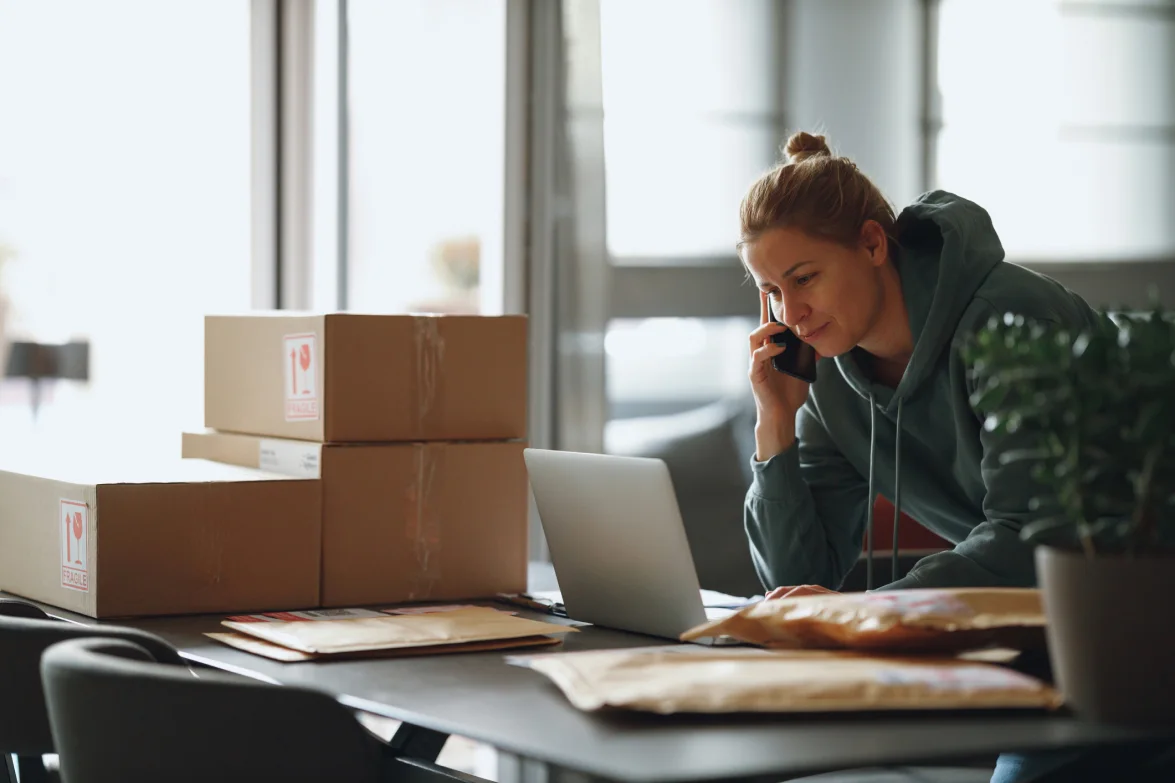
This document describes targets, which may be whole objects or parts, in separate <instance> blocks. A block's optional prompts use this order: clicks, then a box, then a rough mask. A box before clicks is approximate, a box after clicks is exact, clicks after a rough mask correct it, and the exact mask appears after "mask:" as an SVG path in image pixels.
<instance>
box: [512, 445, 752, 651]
mask: <svg viewBox="0 0 1175 783" xmlns="http://www.w3.org/2000/svg"><path fill="white" fill-rule="evenodd" d="M523 455H524V457H525V459H526V469H527V472H528V473H529V475H530V485H531V489H532V490H533V492H534V499H535V504H536V506H537V508H538V512H539V518H540V520H541V521H542V525H543V533H544V534H545V535H546V538H547V546H548V548H549V549H550V552H551V563H552V565H554V567H555V577H556V578H557V579H558V581H559V588H560V592H561V593H562V602H563V606H564V608H565V609H566V612H567V616H568V617H570V618H572V619H575V620H582V621H583V622H588V623H592V624H593V625H599V626H604V627H607V628H616V629H619V630H624V631H633V632H635V633H642V634H648V635H650V636H660V637H664V638H667V639H674V640H676V639H677V638H678V637H679V636H680V635H681V633H682V632H684V631H686V630H688V629H690V628H693V627H694V626H697V625H700V624H702V623H704V622H706V621H707V620H708V619H716V618H718V617H722V616H725V615H727V614H730V613H731V612H734V611H736V610H737V608H738V607H739V605H745V604H746V603H749V602H750V601H749V600H748V599H737V598H735V599H733V600H731V597H730V596H726V597H725V598H726V599H728V600H726V601H725V603H726V604H727V605H726V606H722V607H718V606H712V607H710V608H707V607H706V605H705V603H706V602H704V601H703V595H704V594H707V593H709V591H703V590H701V589H700V586H699V584H698V573H697V569H696V568H695V567H694V559H693V555H692V554H691V553H690V548H689V541H688V540H687V539H686V535H685V526H684V525H683V524H682V521H681V511H680V509H679V508H678V505H677V496H676V495H675V494H674V492H673V481H672V479H671V478H670V476H669V469H668V467H667V466H666V465H665V463H664V462H663V461H662V460H659V459H651V458H647V457H617V456H610V455H604V454H580V453H576V452H568V451H549V450H546V449H531V448H528V449H525V450H524V452H523ZM732 604H733V605H732ZM728 642H729V640H727V639H708V640H703V643H706V644H715V643H718V644H723V643H728Z"/></svg>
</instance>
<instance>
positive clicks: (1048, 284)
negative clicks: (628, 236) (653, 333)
mask: <svg viewBox="0 0 1175 783" xmlns="http://www.w3.org/2000/svg"><path fill="white" fill-rule="evenodd" d="M787 156H788V161H787V162H786V163H784V164H781V165H779V166H777V167H776V168H774V169H773V170H772V171H770V172H768V173H767V174H765V175H764V176H763V177H761V178H760V179H759V180H758V181H757V182H756V183H755V184H754V185H752V186H751V189H750V191H749V192H748V193H747V195H746V197H745V198H744V199H743V203H742V206H741V209H740V222H741V241H740V243H739V248H740V252H741V256H742V260H743V263H744V264H745V266H746V268H747V271H748V272H749V273H750V275H751V277H753V278H754V281H755V283H756V284H757V285H758V287H759V298H760V305H761V317H760V322H761V323H760V325H759V327H758V328H757V329H755V330H754V331H753V332H752V333H751V337H750V349H751V369H750V379H751V385H752V388H753V391H754V395H755V402H756V407H757V416H758V421H757V423H756V428H755V447H756V453H755V457H754V460H753V468H754V480H753V484H752V486H751V489H750V491H749V493H748V494H747V500H746V510H745V515H746V526H747V531H748V534H749V536H750V541H751V548H752V552H753V555H754V560H755V564H756V568H757V570H758V572H759V577H760V578H761V580H762V581H763V583H764V585H765V586H766V587H767V588H768V589H769V590H770V589H772V588H779V587H780V586H781V585H807V584H811V585H817V586H820V587H821V588H824V589H828V590H835V589H837V588H839V586H840V584H841V582H842V581H843V580H844V578H845V576H846V575H847V574H848V572H849V569H850V568H852V567H853V565H854V564H855V563H856V561H857V558H858V555H859V554H860V552H861V544H862V540H863V536H864V533H865V530H866V528H867V527H868V526H869V524H870V522H871V516H872V513H871V512H872V508H873V499H874V498H875V496H876V494H877V493H881V494H884V495H885V496H887V497H889V498H893V499H894V500H895V501H900V502H901V504H902V506H903V507H904V509H905V510H906V511H908V512H909V513H910V514H911V516H913V517H914V518H916V519H917V520H919V521H920V522H921V523H922V524H923V525H925V526H926V527H927V528H929V529H930V530H933V531H934V532H935V533H937V534H938V535H940V536H942V537H943V538H945V539H946V540H947V541H950V542H951V543H952V544H954V548H953V549H951V550H948V551H945V552H941V553H938V554H934V555H931V556H929V557H926V558H923V559H922V560H920V561H919V562H918V563H917V564H916V565H915V566H914V568H913V569H912V570H911V571H910V573H909V574H907V575H905V576H904V577H902V578H900V579H897V580H896V581H892V582H890V583H889V584H887V585H885V586H884V587H883V588H882V589H895V588H905V587H980V586H1033V585H1035V584H1036V574H1035V569H1034V566H1033V558H1032V550H1031V547H1030V546H1029V545H1028V544H1026V543H1024V542H1023V541H1021V540H1020V528H1021V527H1022V525H1024V524H1025V523H1026V522H1028V521H1030V520H1032V519H1034V518H1039V515H1040V514H1041V513H1043V511H1042V510H1040V509H1036V508H1033V507H1030V501H1031V499H1032V498H1033V496H1034V495H1035V494H1036V490H1035V488H1034V486H1033V483H1032V481H1031V479H1030V477H1029V476H1028V475H1026V474H1025V471H1024V470H1023V469H1022V468H1021V467H1017V466H1015V465H1013V466H1009V467H1005V466H1004V465H1002V464H1001V461H1000V456H1001V455H1002V454H1003V453H1005V452H1006V451H1007V450H1008V449H1010V448H1016V444H1015V443H1012V442H1009V439H1008V438H1006V437H1000V436H997V435H994V434H992V433H989V432H987V431H986V430H985V429H984V427H983V422H982V420H981V417H980V416H979V415H978V414H977V413H976V412H975V411H974V409H972V407H971V405H970V401H969V397H970V395H971V392H972V390H973V386H972V382H971V380H970V378H969V373H968V368H967V366H966V364H965V362H964V361H963V359H962V357H961V356H960V353H959V350H958V348H959V344H960V341H961V340H963V339H965V338H966V337H967V336H968V335H970V334H972V333H973V332H975V331H976V330H977V329H979V328H981V327H982V326H983V325H984V324H986V323H987V322H988V321H989V320H990V319H991V318H992V317H993V316H1002V315H1004V314H1005V313H1007V312H1013V313H1018V314H1022V315H1024V316H1026V317H1031V318H1035V319H1038V320H1041V321H1049V322H1053V323H1057V324H1060V325H1062V326H1065V327H1070V328H1075V329H1076V328H1082V327H1086V326H1090V327H1093V326H1096V325H1097V323H1098V319H1097V314H1096V313H1095V312H1094V310H1093V309H1092V308H1091V307H1090V306H1089V305H1088V304H1086V303H1085V302H1084V301H1083V300H1082V299H1081V298H1080V297H1078V296H1077V295H1076V294H1074V293H1072V292H1070V291H1068V290H1066V289H1065V288H1063V287H1062V286H1061V285H1059V284H1058V283H1056V282H1054V281H1053V280H1050V279H1049V278H1047V277H1044V276H1042V275H1038V274H1035V273H1033V272H1030V271H1028V270H1026V269H1023V268H1022V267H1019V266H1016V265H1014V264H1009V263H1005V262H1004V251H1003V248H1002V246H1001V245H1000V241H999V237H997V236H996V232H995V229H994V228H993V227H992V224H991V220H990V218H989V217H988V215H987V213H986V212H985V211H984V210H983V209H982V208H981V207H979V206H977V205H976V204H973V203H971V202H969V201H967V200H966V199H962V198H959V197H958V196H954V195H952V194H950V193H945V192H942V191H935V192H932V193H927V194H926V195H924V196H922V197H921V198H919V199H918V200H917V201H915V202H914V203H913V204H912V205H910V206H909V207H907V208H906V209H905V210H903V211H902V213H901V215H900V216H898V217H897V218H896V219H895V217H894V213H893V210H892V209H891V208H890V206H889V205H888V204H887V203H886V201H885V199H884V198H883V197H882V195H881V193H880V192H879V191H878V189H877V188H876V187H875V186H874V185H873V183H872V182H870V181H869V179H868V178H867V177H866V176H865V175H864V174H862V173H861V172H860V171H859V170H858V169H857V167H856V166H855V165H854V164H853V163H852V162H851V161H849V160H848V159H846V158H840V157H834V156H832V154H831V153H830V151H829V149H828V146H827V144H826V143H825V141H824V137H822V136H812V135H809V134H807V133H797V134H795V135H794V136H792V138H791V139H790V140H789V141H788V144H787ZM768 309H771V310H773V311H774V313H775V316H776V318H777V319H778V320H779V321H780V322H781V323H779V324H775V323H772V322H771V321H770V319H769V318H768ZM785 328H788V329H791V330H792V331H793V332H795V334H796V335H797V336H799V337H800V338H802V339H803V340H804V341H805V342H807V343H808V344H809V345H811V346H812V347H814V348H815V350H816V352H817V353H818V354H819V355H820V356H821V357H822V359H821V361H820V362H819V369H818V377H817V380H816V382H815V383H814V384H812V385H811V386H809V384H807V383H805V382H804V381H801V380H799V379H797V378H793V377H791V376H789V375H785V374H783V373H780V372H778V371H776V370H774V369H773V368H772V363H771V360H772V359H773V358H774V357H775V356H778V355H779V354H780V353H782V352H783V351H784V350H785V349H784V347H783V346H782V345H776V344H775V343H774V342H772V341H771V339H770V338H771V336H772V335H775V334H778V333H780V332H782V331H783V330H784V329H785ZM895 505H896V504H895ZM871 586H872V585H871ZM780 592H781V591H779V590H776V591H775V593H773V595H778V594H780Z"/></svg>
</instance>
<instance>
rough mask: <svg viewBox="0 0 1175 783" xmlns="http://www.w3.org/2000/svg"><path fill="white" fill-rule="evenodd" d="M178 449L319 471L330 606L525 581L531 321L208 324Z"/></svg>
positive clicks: (359, 318)
mask: <svg viewBox="0 0 1175 783" xmlns="http://www.w3.org/2000/svg"><path fill="white" fill-rule="evenodd" d="M204 388H205V413H204V418H205V421H204V424H205V427H206V428H208V429H207V430H206V431H205V432H202V433H185V435H184V440H183V456H184V457H197V458H202V459H209V460H216V461H219V462H226V463H233V464H236V465H243V466H247V467H252V468H260V469H263V470H265V471H269V472H271V473H280V474H284V475H288V476H293V477H301V478H309V479H316V478H317V479H320V480H321V485H322V498H321V530H322V561H321V605H322V606H328V607H338V606H355V605H363V604H379V603H399V602H407V601H423V600H437V599H442V600H448V599H457V598H475V597H482V596H490V595H493V594H494V593H497V592H518V591H521V590H524V589H525V587H526V541H527V491H526V488H527V483H526V470H525V466H524V463H523V459H522V449H523V446H524V442H523V438H524V437H525V434H526V320H525V318H524V317H522V316H501V317H482V316H412V315H357V314H349V313H332V314H326V315H303V314H285V313H273V314H263V315H248V316H209V317H208V318H207V319H206V321H205V387H204Z"/></svg>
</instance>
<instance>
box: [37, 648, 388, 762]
mask: <svg viewBox="0 0 1175 783" xmlns="http://www.w3.org/2000/svg"><path fill="white" fill-rule="evenodd" d="M41 675H42V677H43V678H44V680H45V692H46V696H47V701H48V708H49V720H50V723H51V724H52V727H53V737H54V740H55V741H56V743H57V749H58V753H59V756H60V764H61V773H62V777H63V779H64V780H66V781H69V783H106V781H111V780H117V781H121V783H139V781H142V782H143V783H147V781H150V782H151V783H155V781H160V780H167V781H208V780H217V781H225V782H228V781H241V782H242V783H256V781H258V780H322V781H327V780H329V781H376V780H379V779H380V777H381V769H382V763H381V762H382V754H381V746H380V744H379V743H378V741H377V740H375V739H374V738H373V737H371V736H370V735H369V734H368V733H367V731H366V730H365V729H364V728H363V727H362V726H361V725H360V724H359V723H358V721H356V720H355V718H353V717H352V716H351V713H350V712H349V711H348V710H347V709H346V708H345V707H343V706H342V705H341V704H339V703H338V702H337V701H335V700H334V699H333V698H331V697H330V696H328V695H327V694H325V693H320V692H318V691H313V690H309V689H304V688H297V687H291V686H275V685H267V684H264V683H257V682H252V681H247V680H241V679H239V678H234V677H230V676H228V675H224V674H220V673H216V672H201V673H200V677H199V679H196V678H192V677H187V676H184V674H183V673H182V672H180V671H178V670H177V669H175V668H173V667H170V666H163V665H160V664H158V663H155V662H154V661H153V656H152V655H151V653H150V652H149V651H148V650H147V649H146V648H145V647H143V646H141V645H138V644H135V643H133V642H129V641H125V640H117V639H79V640H74V641H69V642H64V643H61V644H57V645H54V646H53V647H52V648H50V649H49V650H48V651H46V653H45V655H44V657H43V659H42V662H41Z"/></svg>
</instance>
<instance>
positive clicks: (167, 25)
mask: <svg viewBox="0 0 1175 783" xmlns="http://www.w3.org/2000/svg"><path fill="white" fill-rule="evenodd" d="M249 11H250V9H249V4H248V3H245V2H241V1H240V0H172V1H171V2H167V3H160V2H157V1H156V0H104V2H101V3H94V2H89V1H88V0H72V1H71V0H56V1H55V2H2V1H0V115H2V116H3V118H4V119H3V121H0V244H3V245H4V246H6V247H7V248H9V249H10V252H11V253H12V256H13V257H12V259H11V262H10V263H7V264H5V267H4V270H3V273H2V275H3V286H4V289H5V291H6V292H7V295H8V296H9V298H10V299H11V300H12V304H13V307H14V309H15V312H14V314H13V319H12V321H11V323H10V325H9V331H10V334H11V336H12V337H13V338H14V339H28V340H34V341H38V342H64V341H67V340H69V339H71V338H78V339H85V340H88V341H89V343H90V345H91V353H90V362H91V364H90V375H91V380H90V381H89V383H87V384H85V385H78V386H74V385H71V384H61V385H60V386H59V387H58V388H56V389H55V393H54V395H53V400H52V402H51V403H50V404H48V405H46V406H45V407H44V408H43V409H42V411H41V416H40V420H39V421H37V422H36V424H35V425H34V423H33V421H32V417H31V416H30V413H29V409H28V405H27V404H26V403H25V402H24V401H22V400H18V399H13V398H12V396H11V395H5V397H4V398H3V399H5V400H8V402H6V403H4V404H0V417H2V418H0V430H2V431H3V432H4V435H3V436H2V437H0V441H3V442H4V443H5V445H6V447H7V446H10V445H13V444H16V446H17V447H20V446H21V445H22V444H23V445H27V444H28V443H29V439H28V436H31V435H32V434H33V433H34V432H35V433H37V434H41V435H43V434H64V433H76V432H78V431H82V430H84V431H92V430H95V429H99V430H101V431H102V432H107V433H111V434H113V433H118V434H120V435H122V434H123V433H133V434H134V435H136V436H137V435H140V434H141V435H143V436H150V437H155V438H158V439H159V440H160V442H161V443H165V444H166V446H165V448H170V449H171V450H173V451H175V452H176V453H177V454H178V441H177V437H178V431H179V429H180V428H181V427H183V426H185V425H190V424H191V423H192V422H197V423H198V422H199V421H200V420H201V411H202V405H203V382H202V376H203V363H204V353H203V315H204V314H205V313H206V312H212V311H240V310H243V309H246V308H248V307H249V306H250V286H251V276H250V275H251V268H250V256H249V254H250V180H249V177H250V131H249V122H250V110H249V99H250V96H249V85H250V71H249V68H250V59H249V34H250V26H249V25H250V19H249ZM22 436H24V437H22ZM110 442H112V443H122V442H125V439H124V438H121V437H120V438H119V439H118V440H114V441H110ZM164 453H166V452H164Z"/></svg>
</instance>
